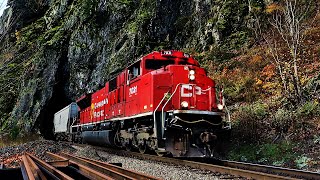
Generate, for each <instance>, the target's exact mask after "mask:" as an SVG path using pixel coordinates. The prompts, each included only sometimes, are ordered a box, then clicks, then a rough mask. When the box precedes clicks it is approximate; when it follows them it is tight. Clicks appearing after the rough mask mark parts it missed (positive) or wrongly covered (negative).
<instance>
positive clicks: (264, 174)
mask: <svg viewBox="0 0 320 180" xmlns="http://www.w3.org/2000/svg"><path fill="white" fill-rule="evenodd" d="M77 145H78V144H77ZM80 146H83V145H80ZM86 146H88V145H86ZM89 146H91V145H89ZM91 147H93V148H95V149H97V150H101V151H106V152H109V153H112V154H117V155H120V156H126V157H128V156H130V157H135V158H138V159H143V160H152V161H158V162H164V163H170V164H174V165H180V166H181V165H183V166H189V167H191V168H196V169H201V170H207V171H212V172H218V173H222V174H230V175H234V176H240V177H246V178H250V179H252V178H253V179H264V180H267V179H320V173H316V172H310V171H301V170H296V169H288V168H280V167H274V166H263V165H258V164H250V163H242V162H235V161H220V160H219V161H220V162H219V163H213V162H211V163H210V162H197V161H194V160H192V159H190V160H185V159H179V158H168V157H159V156H155V155H149V154H140V153H135V152H128V151H122V150H118V149H117V150H115V149H110V148H102V147H97V146H91ZM200 159H204V158H200ZM215 161H217V160H215Z"/></svg>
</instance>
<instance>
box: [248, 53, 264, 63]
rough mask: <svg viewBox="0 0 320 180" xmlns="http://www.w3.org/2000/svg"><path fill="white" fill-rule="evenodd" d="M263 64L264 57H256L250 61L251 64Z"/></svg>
mask: <svg viewBox="0 0 320 180" xmlns="http://www.w3.org/2000/svg"><path fill="white" fill-rule="evenodd" d="M261 62H262V56H260V55H254V56H253V57H252V59H251V60H250V64H258V63H261Z"/></svg>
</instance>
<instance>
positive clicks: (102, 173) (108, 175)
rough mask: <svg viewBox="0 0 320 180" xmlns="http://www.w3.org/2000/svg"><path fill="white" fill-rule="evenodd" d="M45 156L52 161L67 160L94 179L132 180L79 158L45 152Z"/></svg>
mask: <svg viewBox="0 0 320 180" xmlns="http://www.w3.org/2000/svg"><path fill="white" fill-rule="evenodd" d="M47 155H49V156H50V157H52V158H54V159H60V160H66V159H69V163H70V165H71V166H76V167H78V168H79V170H80V171H81V172H82V174H83V175H85V176H87V177H88V178H89V177H93V178H94V179H101V178H102V179H113V178H115V179H132V178H130V177H128V176H125V175H121V174H117V173H116V172H114V171H112V170H111V171H108V170H107V169H106V168H104V167H102V166H100V165H99V166H97V165H94V164H90V163H89V162H87V161H81V159H80V160H79V158H77V157H74V156H72V155H69V154H63V156H59V155H57V154H53V153H50V152H47Z"/></svg>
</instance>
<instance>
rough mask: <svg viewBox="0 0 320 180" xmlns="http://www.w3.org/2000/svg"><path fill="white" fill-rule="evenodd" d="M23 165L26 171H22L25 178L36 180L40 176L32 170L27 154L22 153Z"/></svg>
mask: <svg viewBox="0 0 320 180" xmlns="http://www.w3.org/2000/svg"><path fill="white" fill-rule="evenodd" d="M22 164H23V165H22V166H23V168H22V169H23V170H24V172H22V174H23V177H24V179H29V180H35V179H39V178H38V177H37V178H36V177H35V174H33V172H32V170H31V166H30V164H29V162H28V160H27V157H26V155H22Z"/></svg>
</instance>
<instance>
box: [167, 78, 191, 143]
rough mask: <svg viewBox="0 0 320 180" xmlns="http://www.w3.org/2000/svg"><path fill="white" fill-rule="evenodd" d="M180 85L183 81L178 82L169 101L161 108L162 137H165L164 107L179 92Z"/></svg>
mask: <svg viewBox="0 0 320 180" xmlns="http://www.w3.org/2000/svg"><path fill="white" fill-rule="evenodd" d="M180 85H183V83H179V84H177V86H176V88H175V90H174V91H173V93H172V94H171V96H170V97H169V98H168V100H167V102H166V103H165V104H164V105H163V106H162V109H161V127H162V129H161V130H162V131H161V136H162V138H163V135H164V117H163V115H164V113H163V111H164V108H165V107H166V105H167V104H168V102H169V101H170V100H171V98H172V97H173V95H174V94H175V93H176V92H177V90H178V86H180ZM185 85H194V84H185Z"/></svg>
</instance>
